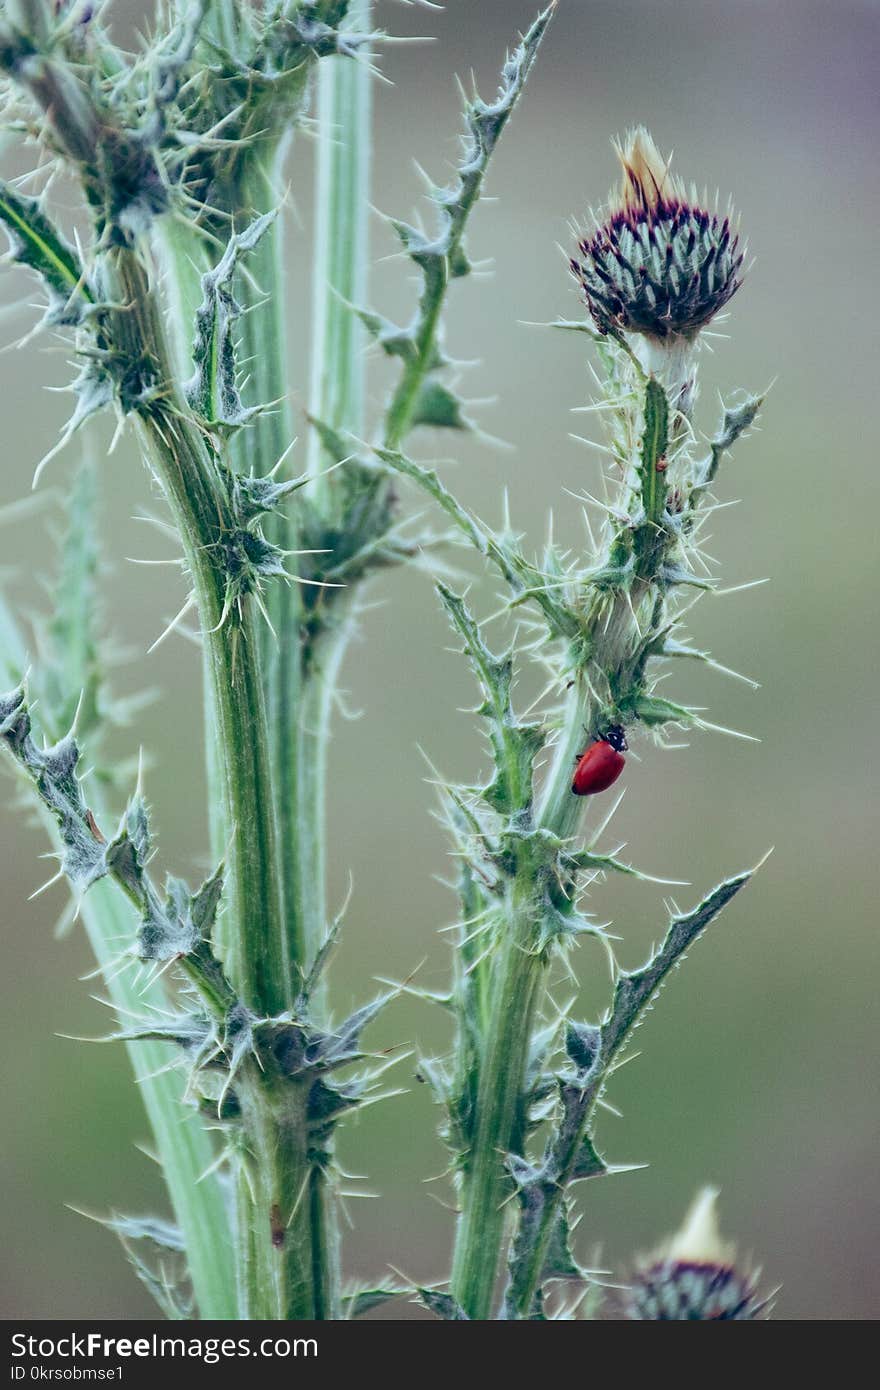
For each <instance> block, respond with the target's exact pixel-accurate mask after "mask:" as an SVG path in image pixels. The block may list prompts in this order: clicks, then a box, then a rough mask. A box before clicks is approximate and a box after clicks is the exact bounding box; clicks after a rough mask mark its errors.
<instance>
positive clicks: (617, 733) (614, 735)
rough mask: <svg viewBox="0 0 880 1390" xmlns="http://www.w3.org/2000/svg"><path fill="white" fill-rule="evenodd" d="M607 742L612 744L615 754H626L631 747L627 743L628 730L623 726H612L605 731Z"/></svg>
mask: <svg viewBox="0 0 880 1390" xmlns="http://www.w3.org/2000/svg"><path fill="white" fill-rule="evenodd" d="M605 742H606V743H610V744H611V747H612V748H613V749H614V751H615V753H625V752H626V750H627V748H628V747H629V745H628V744H627V741H626V730H625V729H624V727H623V725H622V724H610V725H609V726H608V728H607V729H606V730H605Z"/></svg>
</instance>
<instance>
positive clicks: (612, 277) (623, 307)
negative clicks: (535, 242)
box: [570, 127, 744, 343]
mask: <svg viewBox="0 0 880 1390" xmlns="http://www.w3.org/2000/svg"><path fill="white" fill-rule="evenodd" d="M615 149H616V150H617V156H618V158H619V160H620V163H621V166H622V169H623V177H622V180H621V186H620V189H619V191H618V192H617V193H616V194H613V195H612V197H611V199H610V200H609V206H608V209H607V214H606V217H605V220H604V221H602V222H601V223H600V222H599V221H598V219H597V220H596V226H595V229H594V231H593V232H592V234H591V235H588V236H585V237H584V238H583V239H582V240H581V241H580V242H579V243H578V257H575V258H573V259H572V260H571V262H570V265H571V270H572V273H573V274H574V276H575V277H576V279H577V280H578V282H579V284H580V286H581V289H582V290H583V293H584V298H585V300H586V304H587V308H588V309H589V311H590V314H591V315H592V317H593V320H594V322H595V323H596V325H597V327H598V328H599V330H600V331H601V332H603V333H604V332H607V331H608V330H609V328H616V329H618V330H621V331H623V332H625V333H643V334H645V335H647V336H648V337H649V338H654V339H659V340H660V341H661V342H663V343H667V342H668V341H669V340H670V339H685V340H689V339H692V338H694V337H695V336H696V334H697V333H699V331H700V329H701V328H704V327H705V326H706V324H707V323H708V322H709V321H710V319H712V318H714V317H715V315H716V314H717V313H718V311H719V310H720V309H722V308H723V307H724V305H725V304H726V303H727V301H728V300H729V299H730V298H731V297H732V296H733V295H734V294H735V293H736V291H737V290H738V289H739V287H740V285H741V284H742V279H741V275H740V272H741V270H742V263H743V254H744V253H743V250H742V249H741V248H740V244H739V238H738V236H737V235H736V232H735V230H734V229H733V227H732V226H731V219H730V216H729V215H728V216H725V217H720V216H719V215H717V214H716V213H713V212H709V211H707V210H706V209H705V208H703V207H701V206H700V205H699V203H698V201H697V194H696V190H695V189H691V191H690V194H688V192H687V190H686V189H685V187H684V184H683V183H682V182H681V180H680V179H678V178H676V177H675V176H674V175H673V174H671V173H670V171H669V163H668V161H666V160H664V159H663V158H662V156H661V155H660V152H659V150H658V149H657V146H656V145H655V144H654V141H653V139H652V138H651V136H650V135H649V134H648V132H647V131H646V130H644V129H643V128H642V127H639V128H638V129H637V130H634V131H631V132H630V133H629V134H628V135H627V137H626V140H625V141H623V142H622V143H618V142H615Z"/></svg>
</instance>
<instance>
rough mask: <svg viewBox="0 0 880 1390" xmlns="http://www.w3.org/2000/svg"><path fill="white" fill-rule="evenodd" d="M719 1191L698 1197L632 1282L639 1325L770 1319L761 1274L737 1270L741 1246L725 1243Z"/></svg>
mask: <svg viewBox="0 0 880 1390" xmlns="http://www.w3.org/2000/svg"><path fill="white" fill-rule="evenodd" d="M717 1198H718V1192H717V1191H716V1189H714V1188H711V1187H704V1188H703V1190H702V1191H701V1192H698V1193H697V1196H696V1197H695V1199H694V1201H693V1204H692V1206H691V1208H690V1211H689V1212H688V1214H687V1216H686V1217H685V1221H684V1225H683V1226H682V1228H681V1230H680V1231H678V1232H677V1233H676V1234H675V1235H674V1236H671V1237H670V1238H669V1239H668V1240H666V1241H665V1242H664V1243H663V1245H662V1246H661V1247H660V1248H659V1249H658V1250H656V1251H655V1252H654V1254H653V1255H651V1256H649V1257H648V1258H647V1259H645V1260H642V1261H641V1262H640V1264H639V1266H638V1267H637V1269H636V1273H635V1275H634V1277H633V1279H632V1282H631V1284H630V1287H629V1290H628V1293H627V1296H626V1300H625V1308H626V1315H627V1317H628V1318H631V1319H633V1320H636V1321H640V1322H719V1321H722V1320H727V1319H732V1318H735V1319H745V1320H752V1319H755V1318H760V1317H762V1316H763V1317H766V1316H767V1309H768V1300H767V1299H766V1298H763V1299H762V1298H761V1297H759V1295H758V1274H757V1272H755V1271H752V1270H748V1269H745V1270H740V1269H737V1268H736V1266H735V1263H734V1261H735V1259H736V1246H735V1245H733V1244H731V1243H730V1242H729V1241H724V1240H722V1239H721V1235H720V1232H719V1229H718V1213H717V1210H716V1206H715V1203H716V1201H717Z"/></svg>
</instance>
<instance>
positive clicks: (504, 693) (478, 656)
mask: <svg viewBox="0 0 880 1390" xmlns="http://www.w3.org/2000/svg"><path fill="white" fill-rule="evenodd" d="M437 592H438V593H439V595H440V598H441V601H442V602H443V605H444V607H445V608H446V611H447V613H448V614H449V617H450V618H451V620H452V624H453V626H454V627H455V628H456V630H457V631H458V632H459V633H460V634H461V637H462V638H463V640H464V644H465V651H466V653H467V655H468V657H469V659H470V663H471V666H472V667H473V669H474V672H475V674H476V676H477V679H478V680H479V682H480V685H481V686H482V689H483V693H484V695H485V700H484V703H483V704H482V705H481V706H480V709H479V713H480V714H481V715H483V717H484V718H485V719H486V721H487V723H488V725H489V740H490V743H491V745H492V756H493V759H494V762H495V776H494V778H493V780H492V782H491V783H490V784H489V785H488V786H487V787H484V788H483V789H482V793H481V794H482V796H483V797H484V798H485V800H486V801H487V802H488V803H489V805H490V806H491V807H492V809H493V810H495V811H497V812H498V813H499V814H501V815H506V816H513V815H516V814H517V813H523V812H525V811H527V810H528V808H529V807H530V805H531V801H532V768H533V764H534V760H535V755H536V754H537V753H538V751H539V750H540V749H541V747H542V746H543V743H544V732H543V729H542V728H541V726H540V725H537V724H521V723H520V722H519V721H518V720H517V719H516V716H515V715H514V712H513V706H512V704H511V682H512V679H513V660H512V657H511V656H510V654H509V653H508V654H505V655H504V656H503V657H496V656H494V655H493V653H492V652H490V650H489V648H488V647H487V646H486V644H485V642H484V641H483V639H482V637H481V636H480V630H479V627H478V626H477V624H476V623H475V621H474V619H473V617H472V616H471V614H470V612H469V611H468V608H467V605H466V604H465V602H464V600H463V599H462V598H460V597H459V596H458V595H457V594H454V593H452V591H451V590H450V589H447V588H446V586H445V585H444V584H438V585H437Z"/></svg>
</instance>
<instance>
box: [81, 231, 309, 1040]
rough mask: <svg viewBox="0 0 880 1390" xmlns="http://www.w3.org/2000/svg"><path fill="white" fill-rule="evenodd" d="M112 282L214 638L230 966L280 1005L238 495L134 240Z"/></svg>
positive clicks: (281, 953)
mask: <svg viewBox="0 0 880 1390" xmlns="http://www.w3.org/2000/svg"><path fill="white" fill-rule="evenodd" d="M106 270H107V288H108V292H109V294H110V296H111V297H114V296H115V302H117V303H119V304H121V305H123V306H125V307H124V308H122V309H119V310H113V311H112V317H111V321H110V326H109V330H108V331H109V334H110V338H111V341H112V343H113V351H114V352H117V353H120V354H121V355H122V356H123V357H126V358H128V359H129V360H131V361H132V362H135V363H140V364H149V365H148V366H147V371H148V372H149V374H150V375H152V377H153V379H154V380H155V381H157V382H159V383H165V385H164V386H163V387H162V388H161V389H162V390H163V391H167V392H169V393H170V394H169V395H168V396H167V397H166V398H163V397H162V396H157V397H156V398H155V399H153V400H150V401H148V402H147V403H146V404H144V405H143V406H142V407H140V408H139V409H138V411H137V414H136V419H137V422H138V426H139V430H140V434H141V437H142V440H143V443H144V447H145V451H146V453H147V457H148V458H149V459H150V462H151V464H152V466H153V467H154V468H155V470H156V473H157V475H158V477H159V478H160V479H161V480H162V483H163V486H164V488H165V490H166V493H167V496H168V500H169V503H170V505H171V507H172V511H173V513H174V517H175V522H176V524H177V527H178V530H179V531H180V535H181V540H182V542H183V545H184V552H185V555H186V561H187V566H188V568H189V571H190V575H191V578H192V582H193V589H194V593H195V597H196V603H197V606H198V611H199V620H200V625H201V630H202V634H203V640H204V641H205V643H206V645H207V650H208V656H209V672H210V680H211V692H212V701H211V708H212V716H213V719H214V721H215V725H214V729H215V735H216V737H217V739H218V741H219V743H220V746H221V747H222V748H223V750H224V759H223V765H222V767H221V787H222V794H223V807H224V821H225V825H226V828H227V833H228V835H229V837H230V842H229V861H228V862H229V873H228V878H227V910H228V916H229V919H230V922H231V923H232V924H234V927H233V928H232V929H230V930H229V931H228V932H227V933H226V940H227V943H228V944H227V951H228V957H229V958H228V959H227V961H226V965H227V970H228V972H229V974H230V977H231V979H232V981H233V983H234V985H235V986H236V988H237V989H238V990H239V991H240V992H241V994H242V997H243V999H244V1000H245V1002H246V1003H247V1004H248V1005H249V1006H250V1007H253V1008H256V1009H258V1010H259V1011H261V1012H268V1013H274V1012H277V1011H279V1010H280V1009H283V1008H285V1007H288V1006H289V1005H290V1003H291V1002H292V998H293V995H292V989H293V983H292V978H291V972H290V967H289V961H288V958H287V951H286V944H285V935H284V930H283V925H282V920H281V903H280V900H279V893H278V881H277V866H276V855H277V844H276V831H275V821H274V802H273V796H272V778H271V773H270V769H269V758H268V741H267V735H266V721H265V711H264V707H263V695H262V688H261V684H260V675H259V662H258V645H257V636H256V631H255V625H254V618H253V614H252V612H251V608H250V605H249V604H248V603H247V602H245V603H243V604H242V605H241V609H240V611H239V612H236V613H231V614H229V621H227V615H226V614H225V613H224V602H225V585H224V572H223V565H222V555H221V545H222V540H223V532H224V530H231V529H232V520H231V518H230V516H229V513H228V501H227V499H226V498H225V497H224V496H223V493H222V490H221V488H220V486H219V485H218V482H217V480H216V475H215V473H214V470H213V466H212V463H211V460H210V456H209V454H208V446H207V445H206V442H205V439H204V438H203V436H202V435H201V434H200V433H199V432H198V431H197V430H196V428H195V426H194V424H193V423H192V420H191V418H190V416H189V413H188V411H187V410H186V408H185V406H184V405H183V403H182V402H180V401H178V400H176V399H175V396H174V394H173V391H172V388H171V386H170V382H171V381H172V379H173V378H172V374H171V368H170V363H169V357H168V351H167V347H166V344H165V341H164V335H163V334H162V331H161V328H160V324H159V318H158V314H157V312H156V306H155V299H154V296H153V293H152V291H151V288H150V284H149V276H148V272H147V270H146V267H145V266H144V264H143V261H142V259H141V257H140V255H139V254H138V253H137V252H136V251H134V250H129V249H127V248H116V249H113V250H110V251H108V252H107V253H106Z"/></svg>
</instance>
